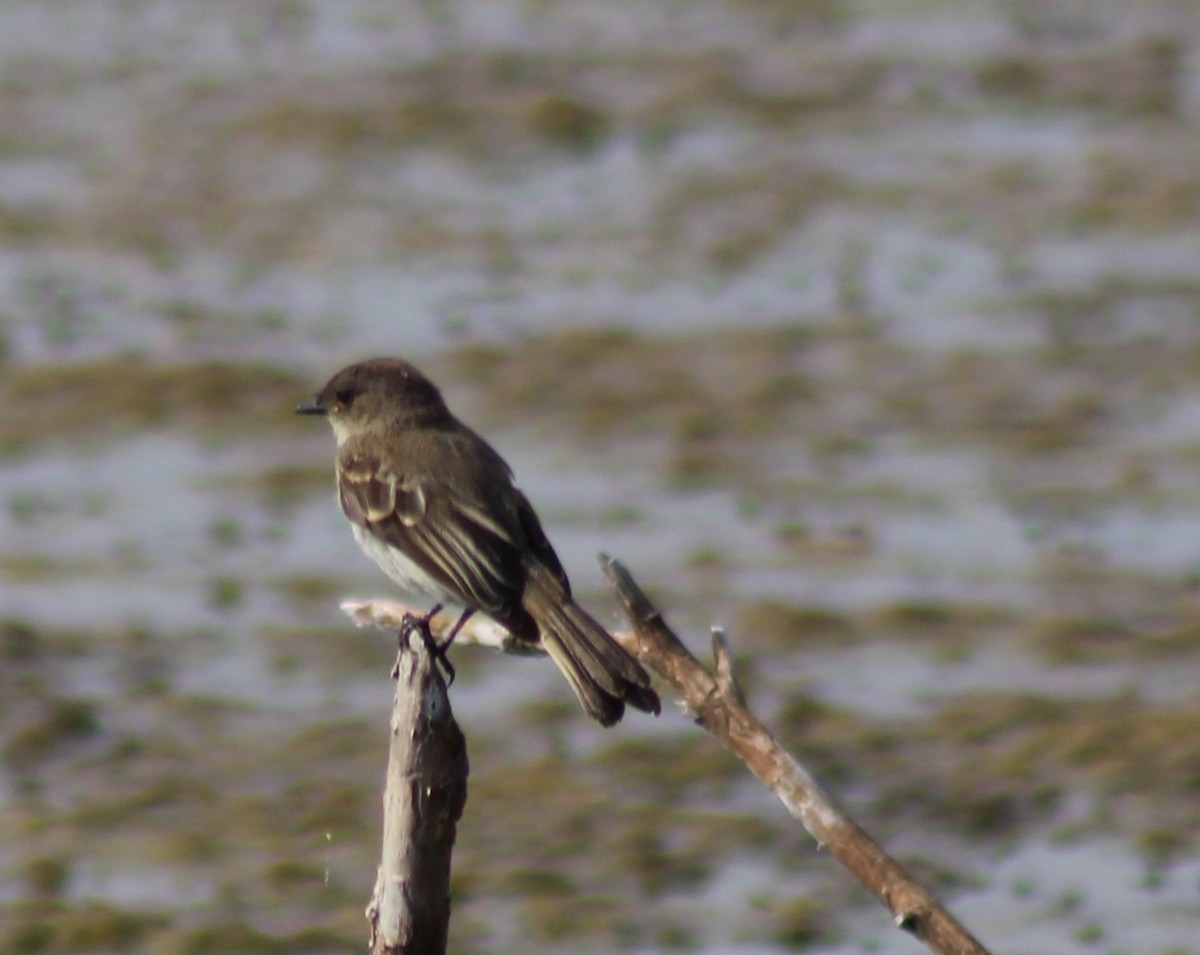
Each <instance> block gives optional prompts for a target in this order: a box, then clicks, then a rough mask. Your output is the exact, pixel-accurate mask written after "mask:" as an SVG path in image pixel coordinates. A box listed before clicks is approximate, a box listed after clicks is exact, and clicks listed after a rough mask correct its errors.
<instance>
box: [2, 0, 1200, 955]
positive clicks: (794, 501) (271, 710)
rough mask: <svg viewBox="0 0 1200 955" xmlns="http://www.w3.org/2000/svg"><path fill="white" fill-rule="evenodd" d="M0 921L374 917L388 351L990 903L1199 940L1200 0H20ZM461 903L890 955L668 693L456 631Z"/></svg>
mask: <svg viewBox="0 0 1200 955" xmlns="http://www.w3.org/2000/svg"><path fill="white" fill-rule="evenodd" d="M0 20H2V22H3V28H2V29H0V396H2V399H3V407H4V413H3V415H0V832H3V833H4V838H3V839H2V840H0V949H3V950H4V951H8V952H16V953H35V952H146V953H154V955H203V953H210V952H212V953H216V952H221V953H239V952H250V953H274V952H289V953H295V952H306V953H307V952H311V953H325V952H351V951H361V950H364V946H365V944H366V935H367V927H366V923H365V921H364V919H363V915H362V911H363V908H364V906H365V904H366V902H367V900H368V898H369V895H370V891H371V886H372V884H373V882H374V878H375V866H376V863H377V853H378V843H379V832H378V829H379V797H380V792H379V790H380V785H381V782H382V775H383V768H384V761H385V752H386V734H387V716H388V712H389V708H390V703H391V693H392V684H391V682H390V680H389V679H388V671H389V669H390V667H391V665H392V661H393V648H394V643H393V641H392V639H391V638H390V637H388V636H387V635H386V634H383V633H379V632H368V631H358V630H355V629H354V628H353V627H352V626H351V624H350V623H349V622H348V621H347V620H346V619H345V618H344V617H343V616H342V615H341V613H340V612H339V610H338V602H339V600H340V599H341V598H343V597H346V596H351V595H353V596H360V597H361V596H386V595H390V594H391V591H390V587H389V584H388V582H387V581H386V580H385V579H384V578H383V577H382V575H381V574H380V573H379V572H378V571H377V570H376V569H375V567H374V566H373V565H371V564H370V563H369V562H368V561H367V560H366V559H365V558H364V557H362V556H361V555H360V554H359V553H358V551H357V549H356V547H355V545H354V543H353V541H352V539H351V536H350V534H349V532H348V530H347V529H346V527H345V525H344V522H343V519H342V517H341V515H340V513H339V512H338V509H337V507H336V504H335V502H334V499H333V491H332V472H331V467H332V455H333V440H332V437H331V435H330V434H329V433H328V429H327V428H325V427H324V425H322V424H321V423H320V422H313V421H312V420H310V419H296V418H295V417H294V416H293V415H292V413H291V412H292V409H293V408H294V407H295V405H296V404H297V403H298V402H299V401H300V400H302V399H304V398H305V397H307V396H308V395H309V394H311V393H312V391H313V390H315V388H316V387H317V386H318V385H320V384H321V383H322V382H323V381H324V380H325V379H326V378H327V377H328V376H329V375H330V374H331V373H332V372H333V371H334V370H336V369H337V368H339V367H340V366H341V365H343V364H345V363H347V362H349V361H352V360H355V359H359V358H363V357H367V356H370V355H376V354H398V355H404V356H406V357H408V358H410V359H412V360H414V361H416V362H417V363H418V364H419V365H421V366H422V367H423V368H424V369H425V370H426V371H427V372H428V373H429V374H430V375H431V376H433V377H434V378H435V379H436V380H437V381H439V382H440V383H441V384H442V385H443V388H444V390H445V392H446V394H447V397H448V399H449V401H450V403H451V405H452V407H453V408H454V409H455V410H456V411H458V412H459V414H460V415H461V416H462V417H464V418H465V419H466V420H467V421H468V422H470V423H471V424H473V425H475V426H476V427H478V428H479V429H480V430H482V431H483V432H484V433H486V434H487V435H488V436H489V438H490V439H491V440H492V441H493V442H494V443H495V444H496V445H497V446H498V447H499V449H500V450H501V451H502V453H504V454H505V455H506V456H507V457H508V459H509V461H510V462H511V463H512V465H513V467H514V469H515V470H516V473H517V478H518V483H519V484H520V486H521V487H522V488H523V489H524V490H525V491H526V492H527V493H528V494H529V496H530V497H531V499H532V500H533V501H534V502H535V504H536V505H537V507H538V509H539V511H540V512H541V514H542V516H543V519H544V521H545V523H546V524H547V527H548V530H549V533H550V536H551V538H552V539H553V540H554V542H555V544H556V546H557V548H558V550H559V553H560V556H561V557H562V558H563V561H564V563H565V564H566V566H567V568H568V570H569V571H570V572H571V574H572V577H573V580H574V582H575V586H576V590H577V591H578V593H579V594H580V595H581V596H582V598H583V601H584V603H586V604H587V605H588V606H589V607H590V608H591V609H592V610H593V611H594V612H596V613H597V614H598V615H599V616H600V617H601V619H603V620H606V621H608V622H609V623H611V624H613V625H617V623H618V616H617V613H616V608H615V606H614V604H613V602H612V600H611V599H610V597H609V595H608V594H607V593H606V592H605V591H604V588H603V585H602V580H601V576H600V573H599V570H598V568H597V566H596V563H595V555H596V553H597V552H598V551H601V550H603V551H606V552H608V553H610V554H613V555H614V556H617V557H619V558H621V559H623V560H624V561H625V562H626V563H627V564H628V565H629V566H630V568H631V570H632V571H633V572H634V574H635V575H636V576H637V578H638V579H639V581H640V582H641V583H642V584H643V585H644V586H645V587H646V588H647V589H649V590H650V591H651V592H652V593H653V594H654V595H655V596H656V598H657V599H658V600H659V602H660V603H661V605H662V607H663V608H664V610H665V611H666V613H667V614H668V617H669V618H670V619H671V620H672V621H673V622H674V624H675V625H676V627H677V629H679V631H680V632H681V633H682V634H683V635H685V636H686V638H687V639H688V640H689V641H690V642H691V643H692V645H693V646H694V647H695V648H696V649H697V650H698V651H703V650H704V649H705V648H706V647H707V632H708V628H709V627H710V626H711V625H712V624H714V623H721V624H723V625H725V626H726V627H727V628H728V629H729V632H730V634H731V637H732V639H733V641H734V645H735V647H736V648H737V651H738V653H739V656H740V659H741V665H742V671H743V676H744V681H745V683H746V686H747V690H748V692H749V694H750V696H751V700H752V702H753V705H754V707H755V708H756V709H757V711H758V712H759V713H760V714H761V715H762V716H763V717H764V718H765V719H766V720H767V721H768V722H769V724H770V725H771V726H773V727H774V728H776V729H777V731H778V733H779V734H780V736H781V737H782V738H783V739H784V741H785V742H786V743H787V744H788V745H789V746H790V747H792V748H793V749H794V751H795V752H796V754H797V755H798V756H799V758H800V759H801V760H802V761H804V762H805V763H806V764H807V765H809V766H811V767H812V768H813V770H814V771H815V772H816V773H817V774H818V776H819V777H820V778H821V779H822V781H823V782H824V783H825V784H826V785H827V786H828V788H829V789H830V790H831V791H832V792H833V793H834V794H835V795H836V796H837V797H838V799H839V800H840V801H842V802H843V803H844V804H845V805H846V806H847V808H848V809H849V810H850V811H851V812H852V813H853V814H854V815H855V816H856V817H857V818H858V819H859V820H860V821H861V822H862V824H863V825H864V826H865V827H866V828H867V829H868V830H870V831H871V832H872V833H874V834H875V835H876V836H877V837H878V838H879V839H880V840H881V841H882V842H883V843H884V844H885V845H886V846H887V847H888V848H889V849H890V850H891V851H892V852H894V853H895V854H896V855H898V856H899V857H900V858H902V859H903V860H904V861H905V862H906V864H909V865H910V866H911V867H912V868H914V869H915V870H916V871H917V872H918V873H919V875H920V876H921V877H922V878H923V879H924V880H925V881H926V882H927V883H928V884H929V885H930V886H931V887H932V888H934V889H935V890H936V891H937V892H939V893H940V894H942V895H943V896H944V897H945V898H946V899H947V900H948V901H949V903H950V904H951V907H952V908H953V909H954V910H955V911H956V912H957V913H958V914H959V915H960V916H961V918H962V919H963V920H964V921H965V922H966V923H967V924H968V925H969V926H970V927H971V928H972V929H973V930H974V931H975V932H976V934H978V935H979V936H980V937H981V939H983V940H984V941H985V942H986V943H988V944H989V945H991V946H994V948H995V950H997V951H1001V950H1002V951H1005V952H1011V953H1041V952H1055V953H1059V955H1063V953H1092V952H1096V953H1105V955H1119V953H1139V955H1184V953H1195V952H1198V951H1200V945H1198V943H1197V941H1196V940H1197V939H1198V938H1200V860H1198V859H1197V858H1196V836H1197V828H1198V821H1200V732H1198V728H1200V699H1198V697H1197V690H1196V683H1197V680H1196V673H1197V665H1198V664H1200V486H1198V483H1197V470H1198V467H1200V178H1198V176H1197V169H1200V127H1198V122H1200V8H1197V6H1196V5H1195V4H1194V3H1192V2H1189V0H1142V2H1139V3H1136V4H1133V3H1128V2H1114V0H1078V2H1076V0H1054V2H1051V0H1040V2H1039V0H1014V2H1006V3H999V2H984V0H953V2H950V0H923V2H920V3H916V2H912V3H906V2H896V0H687V2H677V0H640V2H636V3H625V2H612V0H609V2H603V3H602V2H596V0H562V2H556V0H461V2H457V3H449V2H437V0H426V2H424V3H416V2H412V3H393V2H387V0H322V2H319V3H318V2H317V0H252V2H247V0H237V2H233V0H211V2H208V3H205V4H195V3H186V2H183V0H57V2H54V3H48V2H45V0H3V2H0ZM454 661H455V665H456V666H457V668H458V671H459V679H458V682H457V683H456V685H455V686H454V688H453V691H452V700H453V702H454V705H455V708H456V711H457V713H458V717H459V720H460V722H461V723H462V725H463V728H464V730H465V732H466V734H467V738H468V741H469V746H470V755H471V762H472V777H471V790H470V797H469V801H468V803H467V809H466V816H465V819H464V821H463V823H462V826H461V830H460V839H459V845H458V849H457V852H456V854H455V859H454V867H455V868H454V886H455V899H454V917H453V921H452V944H451V949H452V950H453V951H455V952H464V953H474V952H478V953H490V952H506V951H521V952H536V953H541V952H614V951H622V952H660V951H678V952H698V953H718V952H736V953H756V952H763V953H767V952H785V951H814V952H823V953H861V952H882V953H893V952H894V953H915V952H920V951H922V950H923V949H922V948H921V947H920V946H919V945H918V944H917V943H915V942H913V941H911V940H909V939H907V938H904V937H902V936H900V935H899V933H897V932H895V931H894V930H893V929H892V927H891V924H890V922H889V920H888V918H887V915H886V913H885V912H884V911H883V910H882V909H881V908H879V907H878V906H877V905H876V903H874V902H873V900H871V899H870V898H868V897H867V896H866V894H865V893H864V892H863V891H862V890H860V889H858V888H857V887H856V885H855V884H854V883H853V882H852V881H851V880H850V878H849V877H848V876H847V875H846V874H845V873H843V872H842V871H841V869H840V868H839V867H838V866H837V865H836V863H835V862H834V861H833V860H832V859H831V858H829V857H828V855H827V854H823V853H819V852H818V851H817V849H816V847H815V846H814V845H813V843H812V840H811V839H809V838H808V837H807V836H806V835H805V834H804V833H803V832H802V831H800V830H799V828H798V827H797V826H796V825H794V824H793V823H792V822H791V821H790V820H789V819H787V818H786V817H785V815H784V813H783V811H782V809H781V808H780V807H779V806H778V805H777V804H776V803H775V802H774V800H773V799H772V798H771V797H770V796H769V794H767V793H766V792H764V791H763V790H762V789H761V788H760V787H759V786H758V785H757V783H755V782H754V781H753V780H751V779H750V778H749V777H748V776H747V774H746V773H745V772H744V770H743V768H742V767H741V765H740V764H738V763H737V762H736V761H735V760H733V759H732V758H731V757H729V756H728V755H726V754H725V753H724V751H723V750H722V749H720V747H719V746H718V745H717V744H716V742H715V741H713V740H712V739H710V738H709V737H707V736H706V735H704V734H703V733H702V732H700V731H699V730H697V729H696V728H695V727H693V726H692V725H691V724H690V723H689V722H688V720H687V719H686V718H684V717H683V716H681V715H680V714H679V712H678V711H677V710H675V709H673V708H668V711H667V712H665V713H664V714H663V715H662V717H660V718H659V719H657V720H650V719H648V718H645V717H642V716H640V715H637V714H634V715H632V716H631V717H630V718H628V719H627V720H626V721H625V722H624V723H623V724H622V725H621V726H620V727H618V728H616V729H614V730H611V731H603V730H601V729H599V728H598V727H597V726H595V725H594V724H592V723H590V722H589V721H588V720H587V719H586V718H585V717H584V716H583V714H582V713H581V712H580V711H579V709H578V707H577V706H576V704H575V701H574V699H573V698H572V696H571V694H570V692H569V690H568V688H567V687H566V685H565V684H564V683H563V682H562V680H561V679H560V678H559V676H558V674H557V673H556V672H555V671H554V668H553V667H552V666H551V665H550V664H549V663H547V662H546V661H543V660H529V659H508V658H501V657H500V656H499V655H497V654H495V653H491V652H488V651H484V650H479V649H473V648H460V649H458V650H457V651H456V652H455V656H454Z"/></svg>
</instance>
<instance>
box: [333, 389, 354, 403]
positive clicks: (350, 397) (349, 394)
mask: <svg viewBox="0 0 1200 955" xmlns="http://www.w3.org/2000/svg"><path fill="white" fill-rule="evenodd" d="M334 397H335V398H337V402H338V404H339V405H342V406H343V407H347V408H348V407H350V405H352V404H354V392H353V391H352V390H351V389H349V388H343V389H342V390H341V391H339V392H337V393H336V394H335V395H334Z"/></svg>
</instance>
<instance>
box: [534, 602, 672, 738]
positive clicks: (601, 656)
mask: <svg viewBox="0 0 1200 955" xmlns="http://www.w3.org/2000/svg"><path fill="white" fill-rule="evenodd" d="M556 598H557V599H556ZM539 602H540V601H539ZM529 609H530V611H531V613H532V615H533V617H534V619H536V620H537V621H538V627H539V630H540V631H541V637H542V646H543V647H545V649H546V652H547V653H548V654H550V659H552V660H553V661H554V662H555V663H556V664H557V665H558V668H559V669H560V670H562V672H563V676H565V677H566V678H567V682H568V683H570V684H571V689H572V690H574V691H575V695H576V696H577V697H579V702H580V703H581V704H583V708H584V710H585V711H586V712H587V714H588V716H590V717H592V719H594V720H596V721H597V722H598V723H600V725H601V726H612V725H613V723H616V722H617V721H618V720H620V718H621V717H622V716H623V715H624V714H625V704H626V703H628V704H629V705H630V706H633V707H636V708H637V709H639V710H642V711H643V712H645V713H655V714H657V713H658V712H659V711H660V709H661V708H662V707H661V704H660V703H659V701H658V694H657V693H655V692H654V691H653V690H652V689H651V688H650V677H649V675H648V674H647V673H646V671H645V670H643V669H642V665H641V664H640V663H638V662H637V660H635V659H634V658H633V657H631V656H630V655H629V654H628V653H626V652H625V650H624V649H623V648H622V647H621V645H620V644H619V643H617V641H616V640H614V639H613V638H612V636H611V635H610V634H609V632H608V631H607V630H605V629H604V628H603V627H602V626H600V624H598V623H597V622H596V621H595V620H593V619H592V618H591V617H590V616H588V614H587V613H586V612H585V611H584V610H583V609H582V608H581V607H579V605H578V604H576V603H574V601H572V600H571V598H570V597H568V596H566V595H562V596H559V595H554V597H550V598H549V599H547V600H546V601H545V603H544V604H543V606H542V607H538V608H536V610H535V609H534V608H529ZM539 610H540V611H541V612H540V613H539V612H537V611H539Z"/></svg>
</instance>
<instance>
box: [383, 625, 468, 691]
mask: <svg viewBox="0 0 1200 955" xmlns="http://www.w3.org/2000/svg"><path fill="white" fill-rule="evenodd" d="M441 609H442V608H441V606H440V605H439V606H436V607H434V608H433V609H432V610H430V611H429V613H427V614H426V615H425V616H423V617H416V616H414V615H413V614H411V613H406V614H405V615H404V619H403V620H401V621H400V646H401V648H403V647H404V646H405V645H406V644H407V645H409V646H411V642H410V641H411V640H412V634H413V633H414V632H416V633H417V634H419V635H420V637H421V642H422V643H423V644H424V645H425V650H426V652H427V653H428V654H429V655H430V657H432V658H433V665H434V666H435V667H440V668H441V670H442V672H443V673H444V674H445V676H446V687H447V689H449V688H450V687H451V686H453V685H454V677H455V673H454V664H453V663H451V662H450V659H449V657H448V656H447V655H446V654H447V651H448V650H449V649H450V644H451V643H453V642H454V641H453V637H451V639H449V640H447V641H446V642H445V643H438V641H437V639H436V638H435V637H434V635H433V631H432V630H431V629H430V626H429V623H430V621H431V620H433V618H434V617H435V616H437V614H438V612H439V611H440V610H441ZM399 671H400V664H399V662H397V663H396V666H394V667H393V668H392V679H395V678H396V677H397V676H398V675H399Z"/></svg>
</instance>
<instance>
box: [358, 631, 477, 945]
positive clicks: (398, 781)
mask: <svg viewBox="0 0 1200 955" xmlns="http://www.w3.org/2000/svg"><path fill="white" fill-rule="evenodd" d="M400 629H401V633H402V635H401V640H400V642H401V646H400V653H399V656H398V657H397V659H396V669H395V677H396V694H395V698H394V700H393V703H392V718H391V745H390V746H389V748H388V766H387V781H386V785H385V786H384V793H383V855H382V858H381V861H380V864H379V874H378V875H377V876H376V879H375V891H374V892H373V893H372V894H371V903H370V905H368V906H367V920H368V921H369V922H370V923H371V952H372V953H373V955H385V953H386V955H400V953H403V955H444V953H445V951H446V939H447V936H448V934H449V929H450V854H451V851H452V850H453V848H454V836H455V831H456V828H457V823H458V820H459V818H460V817H461V816H462V811H463V806H464V805H465V803H466V800H467V744H466V740H465V739H464V738H463V734H462V731H461V730H460V729H459V728H458V724H457V723H456V722H455V720H454V714H453V713H452V712H451V710H450V701H449V699H448V698H447V696H446V683H445V680H443V679H442V675H441V673H440V672H439V671H438V667H437V663H436V661H435V660H434V659H433V657H432V655H431V654H430V652H429V650H428V649H427V648H426V646H425V645H424V644H423V642H422V641H421V640H420V639H419V638H418V639H415V640H409V639H406V636H405V631H404V629H403V628H400ZM406 643H408V644H410V645H409V646H407V647H406V646H405V644H406Z"/></svg>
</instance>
